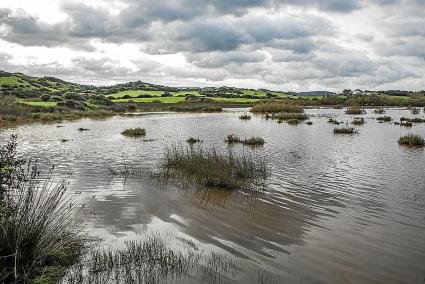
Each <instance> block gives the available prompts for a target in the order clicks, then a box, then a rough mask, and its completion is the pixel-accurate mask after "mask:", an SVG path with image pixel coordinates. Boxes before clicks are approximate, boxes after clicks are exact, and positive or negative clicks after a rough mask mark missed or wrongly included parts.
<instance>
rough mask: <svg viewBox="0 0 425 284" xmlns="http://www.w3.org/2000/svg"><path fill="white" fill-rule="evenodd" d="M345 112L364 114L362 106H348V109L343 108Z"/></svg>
mask: <svg viewBox="0 0 425 284" xmlns="http://www.w3.org/2000/svg"><path fill="white" fill-rule="evenodd" d="M345 113H346V114H356V115H359V114H364V113H365V110H364V109H362V108H359V107H350V108H348V109H346V110H345Z"/></svg>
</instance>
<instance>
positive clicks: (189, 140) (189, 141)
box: [186, 137, 202, 145]
mask: <svg viewBox="0 0 425 284" xmlns="http://www.w3.org/2000/svg"><path fill="white" fill-rule="evenodd" d="M186 142H187V143H189V144H190V145H193V144H195V143H200V142H202V140H200V139H199V138H193V137H189V138H188V139H187V140H186Z"/></svg>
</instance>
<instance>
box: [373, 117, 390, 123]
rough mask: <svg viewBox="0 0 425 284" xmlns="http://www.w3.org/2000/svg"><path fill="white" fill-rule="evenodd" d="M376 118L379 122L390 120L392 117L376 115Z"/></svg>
mask: <svg viewBox="0 0 425 284" xmlns="http://www.w3.org/2000/svg"><path fill="white" fill-rule="evenodd" d="M376 120H377V121H379V122H391V121H392V120H393V119H392V118H391V116H380V117H377V118H376Z"/></svg>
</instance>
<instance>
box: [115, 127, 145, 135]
mask: <svg viewBox="0 0 425 284" xmlns="http://www.w3.org/2000/svg"><path fill="white" fill-rule="evenodd" d="M121 134H122V135H124V136H128V137H141V136H145V135H146V130H145V129H144V128H140V127H137V128H129V129H126V130H124V131H123V132H121Z"/></svg>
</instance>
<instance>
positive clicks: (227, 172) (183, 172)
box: [158, 146, 269, 190]
mask: <svg viewBox="0 0 425 284" xmlns="http://www.w3.org/2000/svg"><path fill="white" fill-rule="evenodd" d="M268 175H269V170H268V167H267V163H266V161H265V160H264V159H263V158H261V157H254V156H252V155H249V154H247V153H245V152H243V153H241V154H238V155H237V154H234V153H232V152H229V153H227V154H224V153H219V152H218V151H217V150H216V149H214V148H213V149H208V150H206V149H203V148H201V147H198V148H193V147H191V148H183V147H181V146H173V147H170V148H168V149H167V152H166V154H165V157H164V159H163V161H162V162H161V163H160V164H159V166H158V178H159V180H161V181H164V182H172V183H176V184H178V185H181V186H183V187H192V186H194V185H197V186H203V187H206V188H211V187H212V188H224V189H247V190H251V189H258V188H260V187H261V186H262V185H263V184H264V182H265V180H266V179H267V177H268Z"/></svg>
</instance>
